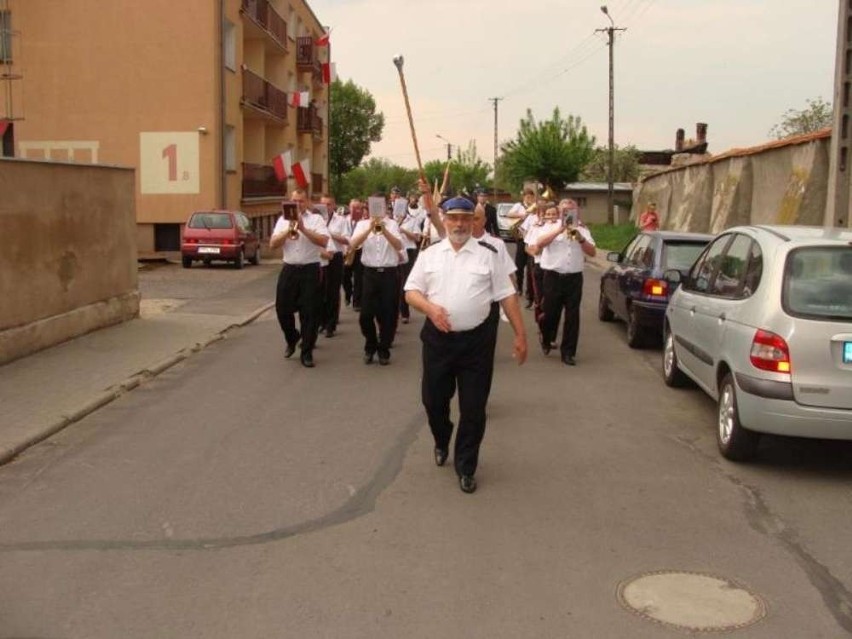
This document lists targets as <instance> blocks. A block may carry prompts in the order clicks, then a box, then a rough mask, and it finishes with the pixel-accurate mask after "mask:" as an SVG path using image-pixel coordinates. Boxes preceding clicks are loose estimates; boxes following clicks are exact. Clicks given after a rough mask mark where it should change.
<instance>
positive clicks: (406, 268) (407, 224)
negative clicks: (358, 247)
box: [399, 200, 423, 324]
mask: <svg viewBox="0 0 852 639" xmlns="http://www.w3.org/2000/svg"><path fill="white" fill-rule="evenodd" d="M422 229H423V218H422V216H421V215H420V210H419V207H418V206H417V200H415V201H414V208H413V209H412V208H411V204H410V203H409V205H408V210H407V212H406V214H405V217H403V219H402V222H401V223H400V225H399V231H400V234H401V236H402V249H403V251H404V252H405V260H400V269H399V280H400V292H401V291H402V286H403V285H404V284H405V280H407V279H408V274H409V273H410V272H411V267H412V266H413V265H414V261H415V260H416V259H417V247H419V246H420V242H421V241H422V239H423V230H422ZM399 314H400V317H402V323H403V324H408V321H409V317H410V311H409V308H408V303H407V302H406V301H405V295H400V300H399Z"/></svg>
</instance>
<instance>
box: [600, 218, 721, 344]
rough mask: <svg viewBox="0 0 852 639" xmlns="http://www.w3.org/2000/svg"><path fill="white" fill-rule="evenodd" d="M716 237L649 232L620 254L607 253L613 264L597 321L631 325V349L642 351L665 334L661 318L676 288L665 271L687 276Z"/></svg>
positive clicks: (603, 283) (604, 280) (604, 281)
mask: <svg viewBox="0 0 852 639" xmlns="http://www.w3.org/2000/svg"><path fill="white" fill-rule="evenodd" d="M712 239H713V236H712V235H706V234H704V233H675V232H672V231H648V232H645V233H639V234H638V235H637V236H636V237H634V238H633V239H632V240H631V241H630V242H629V243H628V244H627V246H626V247H625V248H624V250H623V251H621V252H620V253H617V252H611V253H608V254H607V256H606V259H607V260H608V261H610V262H613V265H612V266H610V268H609V270H607V272H606V273H604V275H603V277H602V278H601V289H600V298H599V299H598V319H600V320H601V321H602V322H609V321H611V320H612V319H613V318H615V317H618V318H619V319H622V320H624V321H625V322H627V345H628V346H630V347H631V348H639V347H640V346H642V345H644V344H645V343H646V342H647V341H649V338H653V339H654V340H656V341H657V342H659V340H660V336H662V334H663V317H664V316H665V312H666V306H667V305H668V303H669V298H670V297H671V294H672V292H673V289H674V287H673V286H671V285H670V284H669V282H667V281H666V280H665V279H664V278H663V273H664V272H665V271H667V270H671V269H676V270H678V271H680V272H681V273H682V274H683V275H686V274H687V273H688V272H689V268H690V267H691V266H692V264H693V262H695V259H696V258H697V257H698V256H699V254H700V253H701V251H702V250H704V247H705V246H707V243H708V242H709V241H710V240H712Z"/></svg>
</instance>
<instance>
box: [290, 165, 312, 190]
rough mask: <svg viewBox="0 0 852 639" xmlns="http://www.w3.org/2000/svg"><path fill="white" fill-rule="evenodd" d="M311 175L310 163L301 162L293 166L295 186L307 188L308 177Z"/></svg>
mask: <svg viewBox="0 0 852 639" xmlns="http://www.w3.org/2000/svg"><path fill="white" fill-rule="evenodd" d="M310 174H311V161H310V160H302V161H301V162H296V163H295V164H294V165H293V177H294V178H295V179H296V184H298V185H299V186H301V187H302V188H303V189H306V188H308V184H309V182H308V176H309V175H310Z"/></svg>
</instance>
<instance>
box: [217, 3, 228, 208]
mask: <svg viewBox="0 0 852 639" xmlns="http://www.w3.org/2000/svg"><path fill="white" fill-rule="evenodd" d="M225 1H226V0H219V55H218V56H216V60H217V61H218V64H219V69H218V75H219V140H218V153H219V194H220V200H219V208H221V209H227V208H228V173H227V170H226V158H225V126H226V122H225V116H226V108H225V18H226V13H225Z"/></svg>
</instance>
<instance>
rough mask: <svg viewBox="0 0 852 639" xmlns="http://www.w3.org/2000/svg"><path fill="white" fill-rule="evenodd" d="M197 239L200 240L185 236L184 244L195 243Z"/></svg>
mask: <svg viewBox="0 0 852 639" xmlns="http://www.w3.org/2000/svg"><path fill="white" fill-rule="evenodd" d="M197 241H198V240H194V239H192V238H191V237H185V238H183V243H184V244H195V243H196V242H197Z"/></svg>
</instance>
